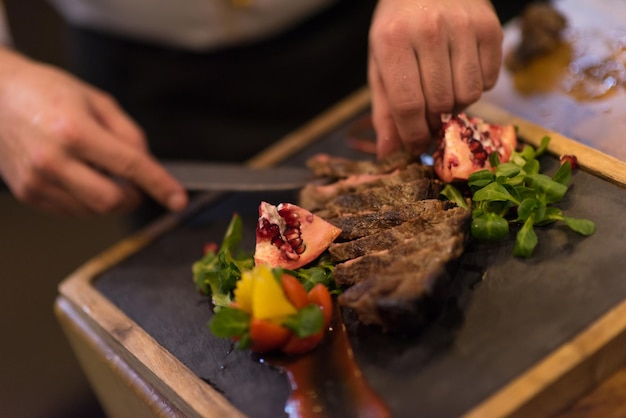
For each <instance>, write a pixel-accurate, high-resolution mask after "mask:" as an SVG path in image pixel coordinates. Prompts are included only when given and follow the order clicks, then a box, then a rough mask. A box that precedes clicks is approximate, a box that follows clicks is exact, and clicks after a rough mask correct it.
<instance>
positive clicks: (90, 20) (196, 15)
mask: <svg viewBox="0 0 626 418" xmlns="http://www.w3.org/2000/svg"><path fill="white" fill-rule="evenodd" d="M49 1H50V2H51V3H52V4H53V5H55V6H56V8H57V9H58V11H59V12H60V14H61V15H62V16H64V17H65V18H66V19H67V20H68V21H69V22H70V23H72V24H75V25H77V26H81V27H88V28H93V29H99V30H104V31H108V32H110V33H116V34H120V35H124V36H128V37H131V38H135V39H140V40H145V41H151V42H156V43H160V44H164V45H169V46H175V47H181V48H185V49H191V50H210V49H215V48H218V47H223V46H229V45H234V44H241V43H245V42H246V41H249V40H258V39H259V38H262V37H264V36H269V35H272V34H275V33H278V32H280V31H282V30H285V29H288V28H290V27H291V26H293V25H295V24H296V23H298V22H299V21H301V20H303V19H305V18H306V17H307V16H310V15H312V14H313V13H315V12H317V11H320V10H322V9H323V8H325V7H327V6H328V5H330V4H331V3H334V2H335V1H337V0H49Z"/></svg>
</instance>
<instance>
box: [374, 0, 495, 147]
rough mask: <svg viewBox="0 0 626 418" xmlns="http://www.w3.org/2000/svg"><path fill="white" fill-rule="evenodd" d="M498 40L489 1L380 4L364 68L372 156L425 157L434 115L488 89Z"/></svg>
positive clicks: (390, 1)
mask: <svg viewBox="0 0 626 418" xmlns="http://www.w3.org/2000/svg"><path fill="white" fill-rule="evenodd" d="M502 36H503V35H502V27H501V25H500V22H499V20H498V17H497V15H496V13H495V11H494V9H493V6H492V5H491V3H490V2H489V1H488V0H380V1H379V2H378V5H377V8H376V11H375V13H374V17H373V20H372V26H371V28H370V40H369V42H370V57H369V64H368V79H369V85H370V90H371V94H372V119H373V123H374V127H375V129H376V133H377V137H378V141H377V153H378V156H379V157H380V158H382V157H385V156H387V155H389V154H391V153H392V152H394V151H396V150H399V149H401V148H402V147H405V148H406V149H408V150H409V151H411V152H412V153H414V154H416V155H417V154H419V153H422V152H424V151H426V150H427V149H428V147H429V145H430V140H431V138H432V134H433V133H435V132H436V131H437V129H438V128H439V126H440V115H441V113H450V112H454V111H460V110H462V109H463V108H464V107H466V106H467V105H469V104H471V103H473V102H475V101H476V100H478V99H479V98H480V96H481V94H482V92H483V91H485V90H488V89H490V88H492V87H493V86H494V84H495V83H496V80H497V78H498V73H499V70H500V65H501V60H502Z"/></svg>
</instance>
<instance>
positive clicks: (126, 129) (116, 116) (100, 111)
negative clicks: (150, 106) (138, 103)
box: [89, 87, 148, 151]
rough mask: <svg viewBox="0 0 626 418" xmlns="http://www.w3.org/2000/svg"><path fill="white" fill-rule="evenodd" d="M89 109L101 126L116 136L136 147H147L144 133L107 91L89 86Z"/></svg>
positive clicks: (143, 149) (144, 148) (143, 148)
mask: <svg viewBox="0 0 626 418" xmlns="http://www.w3.org/2000/svg"><path fill="white" fill-rule="evenodd" d="M90 92H91V96H90V102H89V104H90V110H91V111H92V113H93V115H94V117H96V119H97V120H99V121H100V122H101V123H102V125H103V126H106V127H107V128H108V129H109V130H110V131H111V132H112V133H113V134H114V136H115V137H116V138H120V139H122V140H124V141H126V142H127V143H128V144H130V145H132V146H135V147H137V149H139V150H142V151H146V150H147V149H148V146H147V143H146V139H145V135H144V133H143V131H142V129H141V128H140V127H139V125H137V124H136V123H135V122H134V121H133V120H132V119H131V118H130V117H129V116H128V115H127V114H126V113H125V112H124V110H123V109H122V108H121V107H120V106H119V105H118V103H117V102H116V101H115V99H113V98H112V97H111V96H110V95H108V94H107V93H103V92H101V91H99V90H97V89H95V88H92V87H90Z"/></svg>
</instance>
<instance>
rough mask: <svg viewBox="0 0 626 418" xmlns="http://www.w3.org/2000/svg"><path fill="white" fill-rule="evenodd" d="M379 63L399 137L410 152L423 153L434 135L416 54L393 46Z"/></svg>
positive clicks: (383, 53) (378, 66)
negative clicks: (426, 109)
mask: <svg viewBox="0 0 626 418" xmlns="http://www.w3.org/2000/svg"><path fill="white" fill-rule="evenodd" d="M375 60H376V65H377V68H378V69H379V73H380V79H381V83H382V86H383V88H384V91H385V92H386V97H387V103H388V105H389V111H390V113H391V115H392V116H393V119H394V121H395V125H396V129H397V131H398V135H399V136H400V139H401V140H402V142H403V143H404V146H405V147H406V148H407V149H408V150H409V151H410V152H419V150H420V149H422V148H425V147H424V146H423V145H424V144H427V143H428V141H429V139H430V131H429V128H428V124H427V121H426V112H425V103H424V97H423V92H422V87H421V81H420V74H419V70H418V64H417V60H416V57H415V54H414V53H413V50H412V49H411V48H410V47H397V46H389V48H384V49H382V50H381V52H380V54H378V55H377V56H376V57H375Z"/></svg>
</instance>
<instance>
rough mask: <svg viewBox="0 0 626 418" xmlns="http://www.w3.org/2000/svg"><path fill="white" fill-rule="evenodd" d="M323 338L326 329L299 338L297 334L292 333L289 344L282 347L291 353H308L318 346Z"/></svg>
mask: <svg viewBox="0 0 626 418" xmlns="http://www.w3.org/2000/svg"><path fill="white" fill-rule="evenodd" d="M323 338H324V330H321V331H320V332H318V333H317V334H315V335H311V336H310V337H306V338H298V337H297V336H296V335H294V334H292V335H291V337H290V338H289V340H288V341H287V344H285V345H284V346H283V347H282V348H281V351H282V352H283V353H285V354H291V355H295V354H302V353H306V352H309V351H311V350H313V349H314V348H315V347H317V345H318V344H319V343H320V341H322V339H323Z"/></svg>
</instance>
